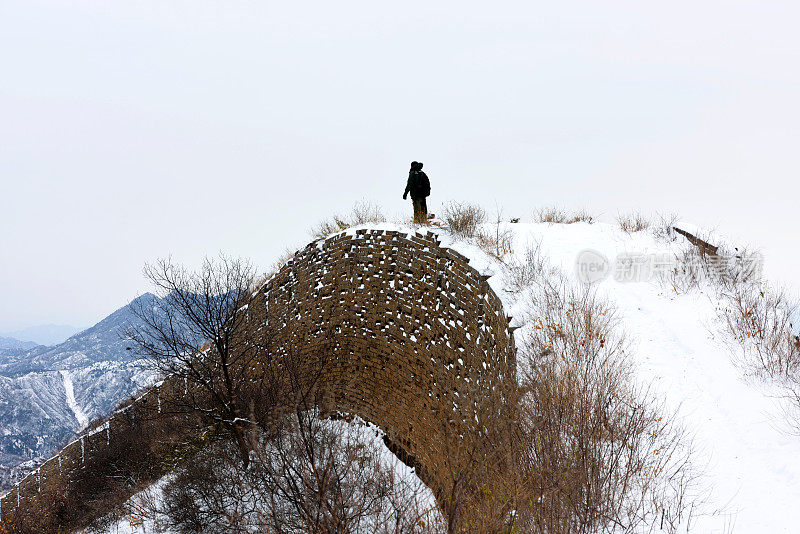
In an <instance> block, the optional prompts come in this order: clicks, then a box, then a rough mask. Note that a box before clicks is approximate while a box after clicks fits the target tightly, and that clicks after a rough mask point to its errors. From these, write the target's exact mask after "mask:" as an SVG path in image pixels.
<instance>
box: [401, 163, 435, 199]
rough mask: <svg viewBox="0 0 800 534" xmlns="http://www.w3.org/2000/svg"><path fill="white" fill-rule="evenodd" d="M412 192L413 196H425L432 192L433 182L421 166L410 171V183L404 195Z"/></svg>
mask: <svg viewBox="0 0 800 534" xmlns="http://www.w3.org/2000/svg"><path fill="white" fill-rule="evenodd" d="M406 193H411V198H425V197H427V196H429V195H430V194H431V182H430V180H428V175H427V174H425V173H424V172H422V170H420V169H419V168H412V169H411V171H410V172H409V173H408V183H407V184H406V190H405V192H404V193H403V197H405V196H406Z"/></svg>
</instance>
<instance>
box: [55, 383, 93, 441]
mask: <svg viewBox="0 0 800 534" xmlns="http://www.w3.org/2000/svg"><path fill="white" fill-rule="evenodd" d="M61 377H62V378H63V379H64V392H65V394H66V396H67V406H69V409H70V410H72V413H74V414H75V419H77V420H78V427H79V428H78V432H80V431H81V430H83V429H84V428H86V427H87V426H89V417H88V416H87V415H86V414H85V413H84V411H83V409H82V408H81V407H80V406H79V405H78V402H77V401H76V400H75V386H74V384H73V383H72V376H70V374H69V371H61Z"/></svg>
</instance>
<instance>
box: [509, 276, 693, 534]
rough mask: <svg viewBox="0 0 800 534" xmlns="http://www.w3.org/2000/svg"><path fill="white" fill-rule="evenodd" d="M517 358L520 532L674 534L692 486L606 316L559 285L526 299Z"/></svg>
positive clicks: (677, 434) (687, 509) (684, 451)
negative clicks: (522, 484) (527, 327)
mask: <svg viewBox="0 0 800 534" xmlns="http://www.w3.org/2000/svg"><path fill="white" fill-rule="evenodd" d="M528 320H529V322H531V323H532V324H533V325H534V326H533V328H532V329H531V331H530V334H529V335H528V336H527V337H526V339H525V343H524V347H523V350H522V351H521V369H522V376H521V378H520V383H521V385H522V388H523V391H525V395H524V396H523V398H522V401H521V415H522V428H523V432H524V434H525V441H526V444H527V447H526V449H525V451H524V456H523V461H522V468H523V472H525V473H528V476H527V477H526V484H527V485H528V487H529V488H530V495H529V497H530V498H529V499H528V501H527V506H521V507H520V508H519V509H518V511H517V516H516V518H515V526H516V528H517V529H518V531H521V532H523V531H524V532H547V533H553V532H570V533H571V532H631V531H637V532H638V531H648V530H650V531H654V530H658V529H662V530H665V531H667V532H676V531H677V529H678V527H679V526H680V525H682V524H683V525H684V526H685V525H686V524H687V523H688V522H689V521H690V520H691V513H692V512H691V509H692V506H693V504H696V503H693V502H692V497H691V492H692V491H694V488H695V484H696V482H697V478H696V473H695V472H694V471H693V469H692V467H691V463H690V461H689V459H690V456H691V450H690V447H689V444H688V443H687V441H686V436H685V435H684V433H683V432H682V430H681V429H680V427H679V426H678V425H677V423H676V420H675V415H673V414H671V413H670V412H668V411H667V410H666V409H665V408H664V407H663V405H660V404H659V403H658V402H656V401H655V397H654V395H652V394H651V393H650V392H649V391H648V390H647V389H642V388H640V387H637V386H635V385H634V384H635V381H634V379H633V370H632V368H631V366H630V365H629V364H628V363H627V361H626V343H625V340H624V337H623V336H622V335H620V334H619V333H618V332H617V331H616V328H615V324H616V320H615V318H614V310H613V309H611V308H610V306H609V305H608V304H607V303H605V302H603V301H602V300H600V299H598V298H597V296H596V295H595V294H594V293H593V292H591V290H589V289H571V288H569V287H568V286H567V285H566V284H565V283H564V282H563V281H560V280H558V278H557V277H551V278H548V279H547V280H544V281H543V282H542V283H541V284H540V285H539V287H538V288H536V290H534V291H533V292H532V293H531V315H530V317H529V318H528Z"/></svg>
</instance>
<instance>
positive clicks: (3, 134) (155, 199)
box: [0, 0, 800, 331]
mask: <svg viewBox="0 0 800 534" xmlns="http://www.w3.org/2000/svg"><path fill="white" fill-rule="evenodd" d="M384 4H387V3H379V2H374V1H371V2H318V3H311V2H269V3H267V2H264V1H253V2H243V1H242V2H222V1H218V2H207V1H198V0H191V1H172V2H164V1H163V0H159V1H137V2H108V1H96V2H95V1H60V2H42V1H24V2H12V1H4V2H0V331H4V330H13V329H16V328H21V327H25V326H29V325H34V324H42V323H51V322H55V323H69V324H74V325H78V326H86V325H90V324H92V323H94V322H96V321H97V320H99V319H100V318H102V317H103V316H105V315H106V314H108V313H109V312H111V311H112V310H114V309H115V308H117V307H119V306H121V305H123V304H124V303H126V302H127V301H128V300H130V299H131V298H133V297H134V296H136V295H137V294H138V293H140V292H143V291H146V290H147V289H148V287H147V285H146V282H145V280H144V279H143V278H142V275H141V268H142V265H143V264H144V262H145V261H148V260H153V259H156V258H158V257H162V256H165V255H167V254H170V253H171V254H172V255H173V256H174V257H175V258H176V259H178V260H179V261H183V262H187V263H190V264H192V263H196V262H197V261H198V260H199V259H200V258H201V257H202V256H203V255H205V254H215V253H216V252H218V251H226V252H229V253H232V254H236V255H243V256H247V257H250V258H251V259H252V260H253V261H254V262H255V263H256V264H258V265H261V266H263V267H267V266H268V265H269V264H270V263H272V261H273V260H274V259H275V258H276V256H278V255H279V254H280V253H281V252H283V251H284V250H285V249H286V248H292V249H294V248H298V247H299V246H302V245H304V244H305V243H306V242H307V241H309V235H308V229H309V227H311V226H313V225H314V224H315V223H316V222H317V221H318V220H319V219H322V218H324V217H326V216H328V215H330V214H331V213H333V212H336V211H345V210H347V209H349V208H350V207H351V206H352V204H353V203H354V201H356V200H358V199H367V200H370V201H372V202H375V203H377V204H379V205H381V206H383V207H384V208H385V209H386V211H387V212H389V213H390V214H393V213H401V212H410V206H409V205H408V203H404V202H403V201H402V199H401V198H400V197H401V194H402V191H403V188H404V186H405V179H406V176H407V171H408V164H409V162H410V161H411V160H413V159H417V160H420V161H423V162H424V163H425V170H426V171H427V172H428V175H429V176H430V178H431V182H432V189H433V192H432V197H431V199H430V207H431V209H432V211H437V210H438V208H439V205H440V203H442V202H444V201H447V200H451V199H456V200H469V201H480V202H482V203H483V204H484V205H485V206H486V207H487V208H491V209H494V206H495V203H497V204H500V205H502V206H503V209H504V212H505V214H506V215H507V216H520V217H523V218H524V217H529V216H530V214H531V212H532V211H533V210H534V209H535V208H536V207H539V206H543V205H550V204H559V205H564V206H583V207H586V208H588V209H589V210H590V211H593V212H595V213H597V214H599V215H601V217H602V218H605V219H607V220H611V219H613V218H614V217H615V216H616V215H617V213H619V212H622V211H627V210H630V209H633V208H637V209H640V210H642V211H643V212H646V213H649V212H655V211H657V210H662V211H674V212H677V213H679V214H680V215H681V216H682V218H683V219H685V220H688V221H692V222H696V223H698V224H701V225H705V226H708V227H716V228H718V229H719V230H720V231H721V232H724V233H726V234H729V235H732V236H734V237H736V238H741V239H742V240H744V241H745V242H747V243H751V244H753V245H757V246H759V247H761V248H762V249H763V250H764V253H765V255H766V261H767V265H766V269H767V272H768V273H769V274H771V275H772V276H773V277H776V278H779V279H783V280H784V281H786V282H791V278H792V276H793V275H794V273H795V272H796V270H797V265H798V262H800V253H798V250H797V249H798V247H797V245H798V238H797V235H798V234H797V229H798V225H799V224H800V214H798V211H799V210H798V209H797V205H798V201H799V200H800V185H798V177H800V161H798V154H799V153H800V150H798V149H799V148H800V104H799V103H798V99H800V67H799V66H800V32H798V26H797V24H798V20H800V3H798V2H797V1H796V0H795V1H780V2H776V1H767V0H758V1H749V2H742V1H735V0H725V1H700V0H693V1H680V0H679V1H676V0H673V1H670V2H641V1H635V2H634V1H630V2H615V1H604V2H596V1H595V2H579V1H572V2H552V1H549V2H531V1H530V0H529V1H526V2H515V3H507V2H464V1H459V2H436V3H434V2H430V1H426V2H402V3H398V2H394V3H392V5H384Z"/></svg>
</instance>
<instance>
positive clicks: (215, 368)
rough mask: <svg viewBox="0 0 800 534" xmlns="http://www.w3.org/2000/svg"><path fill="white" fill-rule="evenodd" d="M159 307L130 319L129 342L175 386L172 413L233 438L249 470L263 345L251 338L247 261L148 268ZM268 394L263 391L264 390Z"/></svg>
mask: <svg viewBox="0 0 800 534" xmlns="http://www.w3.org/2000/svg"><path fill="white" fill-rule="evenodd" d="M144 274H145V276H146V277H147V278H148V279H149V280H150V282H151V283H152V284H153V285H154V286H155V288H156V292H157V296H158V297H159V299H158V300H157V301H154V302H153V301H147V300H145V299H137V300H136V301H134V302H135V304H133V305H132V307H131V311H132V312H133V314H134V315H135V316H136V317H137V318H138V319H139V324H137V325H134V326H132V327H130V328H128V330H127V332H126V335H127V336H128V337H129V338H130V339H131V340H132V341H133V342H134V345H135V349H134V350H135V351H136V352H137V353H138V354H140V355H142V356H144V358H145V362H147V364H148V365H149V366H150V367H151V368H153V369H155V370H156V371H158V372H159V373H160V374H161V376H162V377H164V378H165V379H168V380H169V381H170V383H171V384H172V385H173V389H174V388H175V384H178V385H179V384H180V383H181V382H183V385H184V388H183V390H184V391H182V392H181V393H182V394H180V395H172V396H171V397H170V399H169V403H168V404H166V403H165V406H166V409H168V410H172V411H176V412H187V411H190V412H194V413H200V414H202V416H203V417H204V418H206V420H207V421H208V422H209V423H210V424H212V425H215V426H216V427H218V428H221V429H223V430H225V431H227V432H228V433H229V434H230V435H231V436H232V437H233V438H234V441H235V443H236V444H237V447H238V450H239V455H240V457H241V460H242V462H243V463H244V465H245V467H247V466H248V464H249V461H250V450H251V444H250V439H249V437H248V434H249V432H250V431H251V429H252V426H253V422H252V421H251V420H250V419H249V417H248V416H249V412H248V409H249V404H250V403H251V402H252V395H253V392H254V391H257V390H258V388H257V387H254V386H260V385H262V384H257V383H258V382H259V378H258V376H257V373H255V371H254V367H255V366H254V363H255V361H256V359H257V358H259V356H260V355H261V354H262V353H263V351H262V349H263V344H262V343H259V342H258V340H257V339H254V336H253V335H252V332H249V331H248V325H247V321H248V301H249V298H250V294H251V292H252V290H253V285H254V280H255V270H254V268H253V266H252V265H251V264H250V263H249V262H247V261H244V260H241V259H233V258H229V257H227V256H225V255H220V256H219V257H218V258H215V259H209V258H207V259H205V260H204V262H203V264H202V266H201V267H200V269H199V270H197V271H190V270H188V269H187V268H185V267H183V266H181V265H176V264H175V263H173V261H172V260H171V259H163V260H160V261H158V262H156V263H154V264H148V265H146V266H145V268H144ZM262 391H263V390H262Z"/></svg>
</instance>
